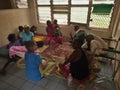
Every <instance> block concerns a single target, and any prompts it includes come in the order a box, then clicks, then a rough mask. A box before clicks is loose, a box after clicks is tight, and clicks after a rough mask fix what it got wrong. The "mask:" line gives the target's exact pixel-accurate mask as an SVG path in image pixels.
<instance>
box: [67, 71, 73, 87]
mask: <svg viewBox="0 0 120 90" xmlns="http://www.w3.org/2000/svg"><path fill="white" fill-rule="evenodd" d="M72 79H73V78H72V76H71V73H70V74H69V76H68V78H67V84H68V86H70V84H71V82H72Z"/></svg>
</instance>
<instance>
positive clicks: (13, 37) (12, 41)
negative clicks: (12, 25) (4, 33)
mask: <svg viewBox="0 0 120 90" xmlns="http://www.w3.org/2000/svg"><path fill="white" fill-rule="evenodd" d="M7 39H8V41H9V44H8V45H7V48H5V49H6V50H7V51H8V52H9V49H10V48H11V47H12V46H21V43H20V41H19V40H17V39H16V35H15V34H14V33H11V34H9V35H8V37H7ZM9 55H10V53H9ZM18 59H20V57H18V56H16V55H15V56H12V58H10V57H9V59H8V61H7V62H6V63H5V64H4V66H3V67H2V69H1V71H0V72H1V73H2V74H3V75H5V74H6V71H5V69H6V68H7V66H8V65H9V64H10V63H11V62H16V61H17V60H18Z"/></svg>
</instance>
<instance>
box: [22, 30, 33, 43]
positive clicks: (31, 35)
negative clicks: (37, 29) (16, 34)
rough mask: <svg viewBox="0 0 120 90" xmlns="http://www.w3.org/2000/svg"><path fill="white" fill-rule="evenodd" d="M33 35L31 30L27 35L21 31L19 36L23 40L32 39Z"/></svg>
mask: <svg viewBox="0 0 120 90" xmlns="http://www.w3.org/2000/svg"><path fill="white" fill-rule="evenodd" d="M33 36H34V34H33V33H32V32H30V34H29V35H27V34H26V33H25V32H22V33H21V38H22V41H23V42H24V41H30V40H32V38H33Z"/></svg>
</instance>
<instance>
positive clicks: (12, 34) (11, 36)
mask: <svg viewBox="0 0 120 90" xmlns="http://www.w3.org/2000/svg"><path fill="white" fill-rule="evenodd" d="M7 39H8V40H9V41H10V42H12V41H15V40H16V36H15V34H14V33H11V34H9V35H8V37H7Z"/></svg>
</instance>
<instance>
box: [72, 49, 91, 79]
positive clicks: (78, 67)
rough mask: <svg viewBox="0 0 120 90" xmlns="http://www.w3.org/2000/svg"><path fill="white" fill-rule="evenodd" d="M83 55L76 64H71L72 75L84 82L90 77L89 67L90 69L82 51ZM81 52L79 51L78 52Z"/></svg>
mask: <svg viewBox="0 0 120 90" xmlns="http://www.w3.org/2000/svg"><path fill="white" fill-rule="evenodd" d="M80 51H81V53H82V55H81V57H80V58H79V60H76V61H74V62H70V73H71V75H72V77H73V78H75V79H78V80H83V79H84V78H86V77H88V76H89V67H88V60H87V57H86V56H85V53H84V52H83V50H82V49H81V50H80ZM78 52H79V51H78Z"/></svg>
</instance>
